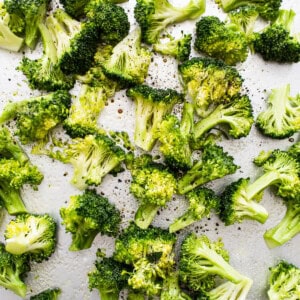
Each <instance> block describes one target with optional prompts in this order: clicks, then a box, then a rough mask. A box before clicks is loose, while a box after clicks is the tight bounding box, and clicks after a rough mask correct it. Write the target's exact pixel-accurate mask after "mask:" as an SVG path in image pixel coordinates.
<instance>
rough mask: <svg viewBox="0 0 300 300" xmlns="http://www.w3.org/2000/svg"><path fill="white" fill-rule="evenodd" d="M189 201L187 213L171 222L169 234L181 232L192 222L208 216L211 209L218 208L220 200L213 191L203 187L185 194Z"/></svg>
mask: <svg viewBox="0 0 300 300" xmlns="http://www.w3.org/2000/svg"><path fill="white" fill-rule="evenodd" d="M186 197H187V199H188V201H189V207H188V209H187V211H186V212H185V213H184V214H183V215H182V216H180V217H179V218H177V219H176V220H174V221H173V223H172V224H171V225H170V227H169V231H170V232H176V231H178V230H181V229H183V228H185V227H187V226H189V225H191V224H193V223H194V222H197V221H199V220H201V219H202V218H203V217H205V216H209V214H210V211H211V210H212V209H217V208H218V207H219V203H220V199H219V197H217V196H216V194H215V193H214V191H212V190H211V189H208V188H205V187H199V188H197V189H194V190H192V191H190V192H189V193H187V194H186Z"/></svg>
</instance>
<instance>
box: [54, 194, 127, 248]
mask: <svg viewBox="0 0 300 300" xmlns="http://www.w3.org/2000/svg"><path fill="white" fill-rule="evenodd" d="M60 215H61V217H62V219H63V222H62V224H63V225H64V226H65V228H66V231H67V232H71V233H72V243H71V246H70V248H69V250H71V251H78V250H83V249H87V248H90V247H91V244H92V242H93V240H94V238H95V236H96V235H97V234H98V233H102V234H106V235H108V236H116V234H117V232H118V230H119V226H120V222H121V217H120V212H119V211H118V210H117V209H116V207H115V206H114V205H113V204H111V203H110V202H109V200H108V199H107V198H105V197H102V196H100V195H98V194H97V193H96V191H95V190H85V191H84V193H83V194H82V195H76V196H71V198H70V203H69V206H68V207H66V208H64V207H63V208H61V209H60Z"/></svg>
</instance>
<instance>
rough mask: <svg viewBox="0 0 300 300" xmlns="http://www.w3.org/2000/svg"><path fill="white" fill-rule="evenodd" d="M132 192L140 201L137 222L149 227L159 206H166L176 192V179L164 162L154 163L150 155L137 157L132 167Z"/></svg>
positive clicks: (141, 226) (143, 226)
mask: <svg viewBox="0 0 300 300" xmlns="http://www.w3.org/2000/svg"><path fill="white" fill-rule="evenodd" d="M130 171H131V175H132V182H131V185H130V192H131V193H132V194H133V195H134V196H135V197H136V198H137V200H138V201H139V202H140V205H139V208H138V210H137V212H136V214H135V218H134V220H135V223H136V224H137V225H138V226H139V227H140V228H143V229H145V228H148V226H149V225H150V224H151V222H152V221H153V219H154V217H155V216H156V213H157V211H158V209H159V208H161V207H164V206H165V205H166V203H167V202H168V201H170V200H171V199H172V196H173V194H175V192H176V187H177V183H176V179H175V178H174V176H173V175H172V174H171V173H170V172H168V170H167V169H166V167H165V166H164V165H162V164H158V163H154V162H153V161H152V157H151V156H150V155H142V156H140V157H138V158H136V159H135V161H134V163H133V167H132V168H131V170H130Z"/></svg>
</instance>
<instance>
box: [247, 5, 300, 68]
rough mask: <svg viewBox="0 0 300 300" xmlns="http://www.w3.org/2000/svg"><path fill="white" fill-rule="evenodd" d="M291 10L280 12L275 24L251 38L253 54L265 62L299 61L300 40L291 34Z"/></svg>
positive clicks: (292, 12)
mask: <svg viewBox="0 0 300 300" xmlns="http://www.w3.org/2000/svg"><path fill="white" fill-rule="evenodd" d="M294 17H295V12H294V11H293V10H280V12H279V16H278V18H277V19H276V20H275V22H273V23H271V24H270V25H268V26H267V27H266V28H264V29H263V30H262V31H261V32H259V33H255V34H254V37H253V49H254V52H256V53H259V54H260V55H261V56H262V58H263V59H264V60H266V61H276V62H280V63H293V62H295V63H296V62H299V61H300V38H299V34H298V35H295V36H294V35H292V34H291V27H292V24H293V21H294Z"/></svg>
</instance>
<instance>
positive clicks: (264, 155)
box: [253, 150, 273, 167]
mask: <svg viewBox="0 0 300 300" xmlns="http://www.w3.org/2000/svg"><path fill="white" fill-rule="evenodd" d="M272 152H273V150H269V151H264V150H262V151H260V152H259V154H258V156H256V157H255V158H254V159H253V163H255V165H257V166H258V167H261V166H262V165H263V164H264V163H265V162H266V161H267V160H268V158H269V157H270V156H271V155H272Z"/></svg>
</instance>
